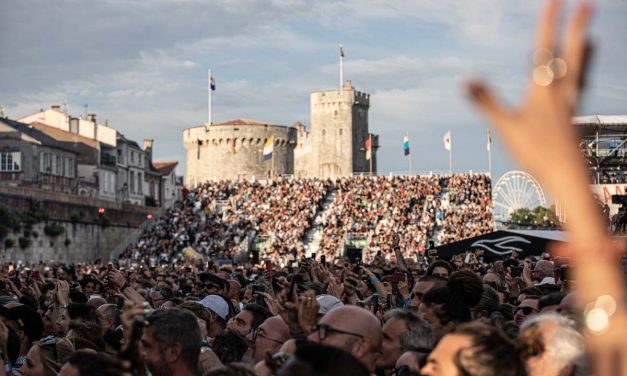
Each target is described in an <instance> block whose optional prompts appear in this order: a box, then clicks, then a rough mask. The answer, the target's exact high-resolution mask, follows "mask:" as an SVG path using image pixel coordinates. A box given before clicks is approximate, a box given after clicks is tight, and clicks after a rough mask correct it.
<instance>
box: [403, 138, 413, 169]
mask: <svg viewBox="0 0 627 376" xmlns="http://www.w3.org/2000/svg"><path fill="white" fill-rule="evenodd" d="M405 137H407V140H409V135H408V134H407V132H405ZM408 142H409V141H408ZM404 143H405V140H403V144H404ZM408 150H409V153H408V154H407V162H408V163H409V175H410V176H411V175H412V174H413V171H412V170H413V169H412V160H411V149H408Z"/></svg>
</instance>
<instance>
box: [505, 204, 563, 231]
mask: <svg viewBox="0 0 627 376" xmlns="http://www.w3.org/2000/svg"><path fill="white" fill-rule="evenodd" d="M509 222H510V225H514V226H525V227H533V228H541V229H557V228H559V219H558V218H557V216H556V215H555V213H554V212H553V211H552V210H551V209H547V208H545V207H542V206H538V207H536V208H535V209H533V210H530V209H526V208H523V209H518V210H516V211H514V212H513V213H512V214H511V215H510V217H509Z"/></svg>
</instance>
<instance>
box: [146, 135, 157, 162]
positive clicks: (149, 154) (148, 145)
mask: <svg viewBox="0 0 627 376" xmlns="http://www.w3.org/2000/svg"><path fill="white" fill-rule="evenodd" d="M154 142H155V140H153V139H152V138H145V139H144V151H145V152H146V157H147V158H148V162H149V163H152V144H153V143H154Z"/></svg>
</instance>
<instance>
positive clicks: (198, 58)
mask: <svg viewBox="0 0 627 376" xmlns="http://www.w3.org/2000/svg"><path fill="white" fill-rule="evenodd" d="M541 3H542V2H541V1H537V0H535V1H528V0H524V1H516V0H509V1H506V0H500V1H498V0H472V1H470V0H432V1H417V0H414V1H412V0H401V1H391V0H386V1H383V0H324V1H323V0H205V1H201V0H172V1H166V0H150V1H148V0H146V1H138V0H93V1H84V0H82V1H78V0H55V1H49V0H45V1H44V0H41V1H39V0H33V1H30V0H5V1H2V2H1V3H0V68H1V69H0V105H2V106H4V108H5V112H6V113H7V115H8V116H9V117H11V118H18V117H21V116H24V115H27V114H30V113H33V112H36V111H37V110H39V109H40V108H48V107H49V106H50V105H52V104H61V102H62V101H63V100H64V99H67V100H68V102H69V104H70V113H72V114H74V115H80V114H83V113H84V105H85V104H87V105H88V106H89V107H88V110H89V112H90V113H91V112H94V113H96V114H97V115H98V120H99V122H104V120H105V119H108V121H109V124H110V125H111V126H112V127H114V128H116V129H118V130H120V131H121V132H122V133H124V134H125V135H126V136H127V137H129V138H131V139H135V140H137V141H138V142H140V144H141V140H142V139H143V138H146V137H151V138H154V139H155V158H156V159H177V160H179V161H180V162H181V163H180V165H179V170H178V172H179V173H184V168H183V167H184V165H185V162H184V161H185V153H184V149H183V146H182V130H183V129H184V128H187V127H192V126H197V125H200V124H202V123H204V122H206V117H207V115H206V114H207V95H206V86H207V69H212V71H213V74H214V77H215V80H216V84H217V91H215V92H214V96H213V97H214V105H213V120H214V122H220V121H226V120H229V119H234V118H250V119H257V120H262V121H267V122H271V123H276V124H283V125H290V124H293V123H294V122H296V121H300V122H302V123H304V124H306V125H309V93H310V92H311V91H315V90H327V89H335V88H337V86H338V81H339V67H338V44H340V43H342V44H343V45H344V51H345V53H346V59H345V64H344V77H345V79H350V80H352V81H353V84H354V85H355V86H356V88H357V89H358V90H360V91H364V92H367V93H370V94H371V107H370V129H371V132H374V133H378V134H380V143H381V146H382V147H381V149H380V150H379V153H380V154H379V163H380V164H379V170H380V171H385V172H387V171H406V170H407V159H406V158H405V157H404V156H403V151H402V148H401V144H402V137H403V134H404V133H405V132H407V133H408V134H409V136H410V144H411V151H412V156H413V165H414V170H420V171H429V170H434V171H436V170H447V169H448V154H447V152H446V151H445V150H444V148H443V143H442V137H443V135H444V133H445V132H446V131H447V129H449V128H450V129H451V130H452V139H453V168H454V169H455V170H470V169H472V170H475V171H476V170H486V169H487V152H486V148H485V147H486V128H485V127H486V125H485V121H484V120H483V119H482V118H481V117H480V116H479V115H478V114H477V113H475V111H474V110H473V109H472V108H470V106H469V105H468V103H467V102H466V101H465V99H464V98H463V93H462V90H461V87H462V83H463V82H464V80H465V79H467V78H468V77H472V76H477V75H481V76H485V77H488V78H489V80H490V82H492V83H493V85H494V86H496V87H497V88H498V90H499V91H500V92H501V94H502V95H503V96H505V97H506V98H507V99H509V100H510V101H514V100H517V99H518V98H519V97H520V95H521V92H522V90H521V88H522V86H523V82H525V80H526V78H527V76H528V70H529V66H530V54H531V51H532V44H531V40H532V33H533V27H534V24H535V16H536V14H537V12H538V9H539V6H540V4H541ZM569 5H572V2H569ZM596 8H597V9H596V12H595V17H594V22H593V24H592V27H591V35H592V37H593V40H594V42H596V55H595V56H594V60H593V63H594V64H593V66H592V71H591V75H590V80H589V81H590V85H589V90H588V92H587V94H586V97H585V101H584V103H583V106H582V111H581V112H582V114H595V113H598V114H625V113H627V23H626V22H625V15H627V2H626V1H624V0H607V1H597V2H596ZM493 140H494V141H495V145H494V146H493V166H494V174H495V178H498V177H499V176H500V175H501V174H502V173H504V172H505V171H507V170H509V169H512V168H515V166H514V165H513V164H512V163H511V161H509V160H508V157H507V156H506V154H505V153H504V151H503V148H502V147H501V146H500V145H499V140H498V135H494V137H493Z"/></svg>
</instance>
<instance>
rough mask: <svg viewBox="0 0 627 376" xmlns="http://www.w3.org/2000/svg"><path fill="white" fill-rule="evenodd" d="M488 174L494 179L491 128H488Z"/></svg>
mask: <svg viewBox="0 0 627 376" xmlns="http://www.w3.org/2000/svg"><path fill="white" fill-rule="evenodd" d="M488 174H490V179H492V136H491V135H490V128H488Z"/></svg>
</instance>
